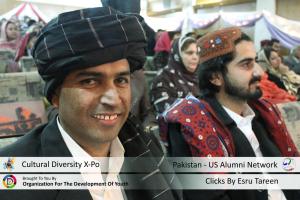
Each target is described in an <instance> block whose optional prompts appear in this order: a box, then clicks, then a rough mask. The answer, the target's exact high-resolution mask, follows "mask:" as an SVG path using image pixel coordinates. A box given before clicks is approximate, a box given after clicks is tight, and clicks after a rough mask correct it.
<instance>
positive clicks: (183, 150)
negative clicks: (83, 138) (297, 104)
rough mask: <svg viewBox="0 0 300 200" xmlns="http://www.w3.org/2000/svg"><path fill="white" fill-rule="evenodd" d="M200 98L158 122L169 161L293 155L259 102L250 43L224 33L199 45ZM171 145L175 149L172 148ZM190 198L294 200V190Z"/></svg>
mask: <svg viewBox="0 0 300 200" xmlns="http://www.w3.org/2000/svg"><path fill="white" fill-rule="evenodd" d="M198 45H199V48H200V55H199V56H200V66H199V71H198V78H199V88H200V91H201V94H202V95H201V97H200V99H197V98H195V97H193V96H189V97H187V98H185V99H183V100H180V101H179V102H177V103H176V104H175V105H173V106H172V107H171V108H170V109H169V110H167V111H166V112H165V113H164V114H163V116H162V118H161V119H160V124H161V130H163V133H162V136H163V139H164V140H165V141H166V142H167V143H168V145H169V152H170V154H171V155H172V156H194V157H226V156H230V157H259V156H264V157H280V156H299V153H298V151H297V149H296V147H295V145H294V143H293V141H292V139H291V137H290V135H289V134H288V131H287V129H286V126H285V124H284V121H283V120H282V117H281V116H280V114H279V111H278V109H277V108H276V106H274V105H272V104H271V103H270V102H268V101H266V100H263V99H259V98H260V96H261V95H262V92H261V90H260V86H259V82H260V79H261V76H262V73H263V72H262V69H261V68H260V66H259V65H257V63H256V62H255V57H256V53H255V48H254V44H253V42H252V41H251V39H250V38H249V37H248V36H247V35H246V34H244V33H242V32H241V30H240V29H239V28H235V27H232V28H225V29H222V30H218V31H215V32H212V33H209V34H207V35H205V36H203V37H202V38H201V39H200V40H199V41H198ZM174 144H176V147H175V146H174ZM187 195H188V196H190V199H199V198H201V197H203V199H206V200H208V199H230V200H240V199H243V200H275V199H276V200H286V199H287V200H296V199H299V197H300V196H299V191H291V190H289V191H282V190H223V191H221V190H218V191H215V192H211V191H209V192H207V191H197V192H196V191H191V192H189V193H187Z"/></svg>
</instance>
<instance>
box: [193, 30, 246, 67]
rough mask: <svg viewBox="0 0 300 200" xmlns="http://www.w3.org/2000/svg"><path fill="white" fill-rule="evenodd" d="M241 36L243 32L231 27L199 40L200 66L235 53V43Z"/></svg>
mask: <svg viewBox="0 0 300 200" xmlns="http://www.w3.org/2000/svg"><path fill="white" fill-rule="evenodd" d="M241 35H242V32H241V30H240V29H239V28H237V27H230V28H225V29H222V30H218V31H214V32H212V33H208V34H206V35H204V36H203V37H201V38H200V39H199V40H198V46H199V48H200V52H199V57H200V64H201V63H204V62H206V61H208V60H210V59H213V58H215V57H218V56H222V55H225V54H227V53H230V52H232V51H234V49H235V45H234V42H235V41H236V40H237V39H238V38H240V37H241Z"/></svg>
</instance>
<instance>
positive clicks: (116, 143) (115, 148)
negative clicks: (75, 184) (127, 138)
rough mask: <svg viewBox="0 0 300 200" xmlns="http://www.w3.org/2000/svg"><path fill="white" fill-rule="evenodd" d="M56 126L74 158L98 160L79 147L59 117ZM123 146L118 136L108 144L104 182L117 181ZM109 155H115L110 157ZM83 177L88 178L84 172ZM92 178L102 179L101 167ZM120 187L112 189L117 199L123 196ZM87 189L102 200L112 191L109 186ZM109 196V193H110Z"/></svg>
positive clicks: (96, 198) (94, 198)
mask: <svg viewBox="0 0 300 200" xmlns="http://www.w3.org/2000/svg"><path fill="white" fill-rule="evenodd" d="M56 121H57V126H58V129H59V131H60V133H61V135H62V138H63V140H64V141H65V143H66V145H67V148H68V149H69V151H70V152H71V154H72V156H73V157H74V160H77V159H78V160H80V159H82V158H84V159H85V160H89V161H95V162H98V160H96V159H95V158H93V157H92V156H91V155H90V154H88V153H87V152H86V151H85V150H84V149H82V148H81V146H80V145H79V144H78V143H77V142H76V141H75V140H74V139H73V138H72V137H71V136H70V135H69V134H68V133H67V132H66V131H65V130H64V129H63V127H62V126H61V124H60V122H59V118H58V117H57V120H56ZM124 153H125V150H124V147H123V145H122V143H121V141H120V140H119V138H118V137H116V138H115V139H114V140H113V141H112V143H111V145H110V156H109V160H108V163H109V164H108V170H107V171H108V176H107V178H106V182H108V181H111V180H114V181H117V180H118V178H117V175H118V174H119V172H120V170H121V168H122V165H123V162H124ZM111 157H117V158H114V159H112V158H111ZM82 172H83V171H82ZM116 172H117V173H116ZM82 176H83V179H85V180H87V179H88V178H87V177H85V175H84V174H82ZM94 179H97V180H98V181H103V176H102V174H101V169H100V168H99V173H97V174H95V176H94ZM121 189H122V188H119V189H115V190H114V192H113V193H114V195H117V196H118V197H119V199H122V198H124V196H123V195H122V192H121ZM88 190H89V192H90V194H91V196H92V198H93V200H102V199H104V197H106V196H107V194H108V193H112V191H111V190H110V188H109V187H108V188H104V189H101V190H95V189H94V190H93V189H92V188H89V187H88ZM110 196H111V195H110Z"/></svg>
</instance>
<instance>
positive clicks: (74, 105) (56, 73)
mask: <svg viewBox="0 0 300 200" xmlns="http://www.w3.org/2000/svg"><path fill="white" fill-rule="evenodd" d="M143 23H144V21H143V20H142V18H141V17H140V16H136V15H126V14H122V13H120V12H118V11H116V10H113V9H111V8H109V7H100V8H89V9H83V10H77V11H72V12H67V13H62V14H60V15H59V16H58V17H56V18H55V19H53V20H51V21H50V22H49V23H48V24H47V25H46V26H45V27H44V29H43V30H42V32H41V34H40V36H39V38H38V39H37V41H36V43H35V46H34V49H33V51H32V55H33V58H34V60H35V63H36V65H37V67H38V71H39V74H40V75H41V76H42V78H43V79H44V81H45V94H46V97H47V99H48V100H49V101H50V102H51V103H52V104H53V105H54V106H56V107H57V109H58V116H57V117H55V118H54V119H53V120H52V121H50V122H49V123H47V124H45V125H43V126H40V127H38V128H36V129H34V130H33V131H31V132H30V133H28V134H26V135H25V136H24V137H22V138H20V139H19V140H18V141H17V142H16V143H14V144H12V145H10V146H8V147H6V148H4V149H2V150H1V151H0V155H1V156H18V157H22V156H24V157H28V156H29V157H35V156H38V157H54V156H55V157H86V158H87V159H93V157H110V158H111V157H118V158H121V161H120V160H119V159H118V162H116V161H115V160H113V159H110V158H109V161H108V162H109V167H107V168H106V170H107V172H108V174H107V175H105V176H104V174H101V173H100V174H98V175H100V176H98V177H99V180H101V179H102V180H105V177H106V178H107V179H108V178H109V177H114V179H112V180H119V179H121V180H122V174H119V176H117V175H115V176H114V175H113V174H114V173H111V172H110V169H111V166H112V167H113V168H114V171H115V170H117V171H122V169H123V167H124V166H123V161H124V157H135V158H136V159H134V161H132V163H130V165H129V166H127V165H126V167H128V168H129V169H130V170H129V171H137V172H145V173H146V174H144V175H143V176H142V175H141V176H140V177H139V176H134V178H135V179H134V178H132V179H131V177H127V180H129V184H130V181H131V180H132V181H133V182H135V183H136V184H138V185H140V186H141V187H140V189H145V190H125V191H124V190H123V188H121V187H119V188H117V189H116V190H113V192H110V189H109V187H108V188H102V189H101V190H100V191H99V190H93V189H91V188H88V190H51V191H50V190H43V191H38V190H35V191H32V190H27V191H22V190H18V191H2V192H1V194H0V196H1V199H10V200H12V199H26V200H27V199H28V200H29V199H30V200H35V199H43V200H52V199H61V200H62V199H72V200H75V199H78V200H79V199H80V200H83V199H84V200H86V199H93V200H98V199H107V200H110V199H120V200H123V199H124V200H125V199H128V200H130V199H141V198H143V199H165V200H169V199H180V196H181V195H180V192H178V191H172V190H170V188H172V187H173V185H172V184H176V178H175V182H174V177H172V176H169V175H164V174H162V173H161V170H167V168H168V165H167V163H166V161H165V160H164V159H163V153H162V151H161V148H160V147H159V146H158V144H159V143H158V141H156V140H155V139H154V137H152V136H151V135H145V134H144V133H143V131H142V130H141V129H140V127H139V126H138V125H137V124H136V123H135V121H134V120H132V119H131V117H130V116H129V115H130V114H129V110H130V98H131V90H130V73H131V72H133V71H134V70H137V69H140V68H141V67H142V66H143V64H144V61H145V53H144V47H145V46H146V35H145V32H144V30H143ZM142 157H143V158H149V159H148V160H147V165H143V166H142V165H140V162H139V159H140V158H142ZM154 157H155V158H154ZM125 171H126V170H125ZM153 175H155V176H153ZM116 176H117V177H116ZM136 177H138V178H136ZM133 179H134V180H133ZM154 183H159V186H160V188H159V189H156V190H153V189H152V190H151V188H147V187H146V186H147V185H148V186H151V184H152V185H153V184H154ZM143 186H145V187H143Z"/></svg>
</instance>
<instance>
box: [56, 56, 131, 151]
mask: <svg viewBox="0 0 300 200" xmlns="http://www.w3.org/2000/svg"><path fill="white" fill-rule="evenodd" d="M130 98H131V93H130V70H129V64H128V62H127V60H126V59H122V60H118V61H115V62H111V63H106V64H103V65H98V66H95V67H91V68H86V69H80V70H77V71H74V72H71V73H70V74H69V75H67V77H66V78H65V80H64V82H63V84H62V85H61V87H60V89H58V94H57V96H54V97H53V99H52V102H53V104H54V105H56V106H57V107H58V109H59V120H60V123H61V124H62V126H63V128H64V129H65V130H66V132H67V133H68V134H70V135H71V137H72V138H73V139H74V140H75V141H76V142H77V143H79V144H80V145H81V146H85V145H89V144H99V143H109V142H111V141H112V140H113V139H114V138H116V137H117V135H118V134H119V131H120V129H121V127H122V126H123V124H124V123H125V121H126V119H127V117H128V113H129V110H130Z"/></svg>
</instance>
